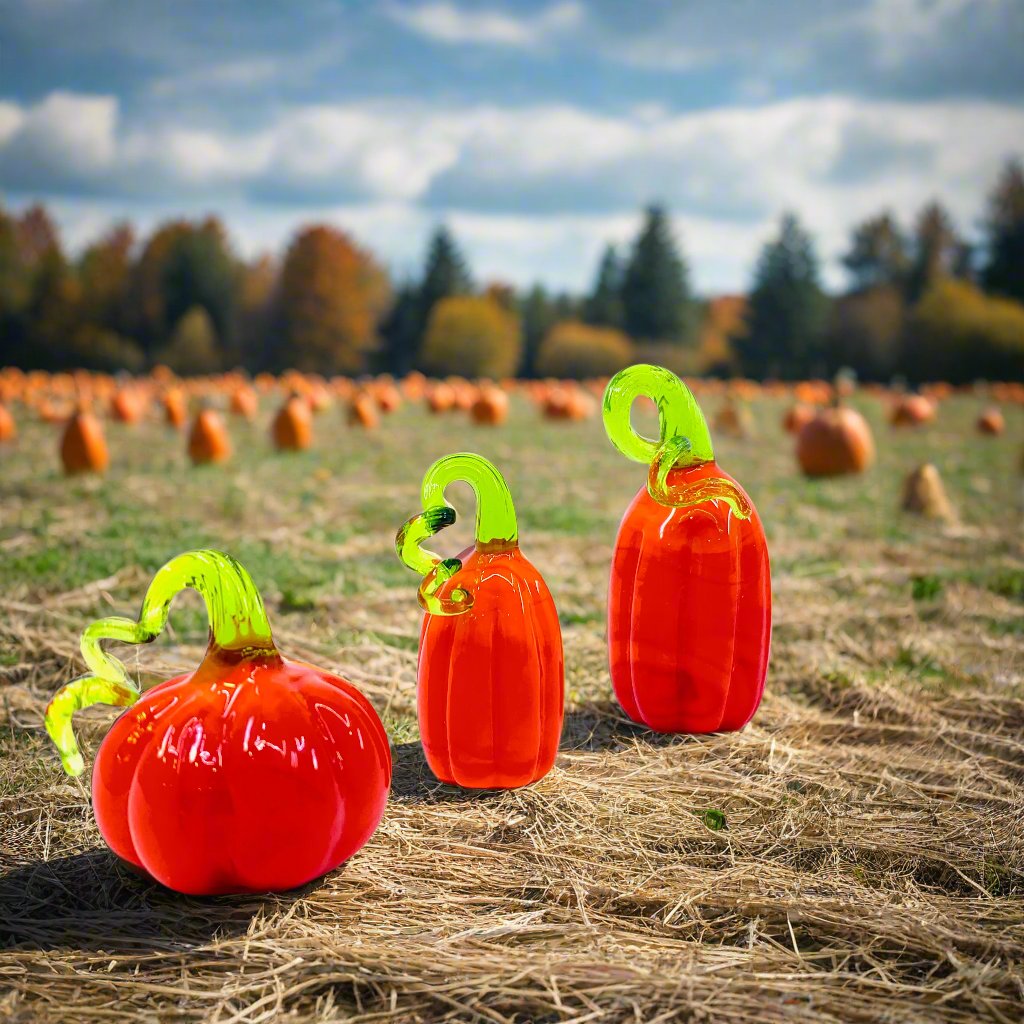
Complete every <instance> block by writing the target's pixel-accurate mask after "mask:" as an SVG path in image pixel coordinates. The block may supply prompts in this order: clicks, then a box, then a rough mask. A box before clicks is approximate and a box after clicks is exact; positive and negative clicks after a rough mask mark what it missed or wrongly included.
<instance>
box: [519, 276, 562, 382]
mask: <svg viewBox="0 0 1024 1024" xmlns="http://www.w3.org/2000/svg"><path fill="white" fill-rule="evenodd" d="M559 319H560V317H559V315H558V311H557V310H556V309H555V304H554V302H552V300H551V296H550V295H548V292H547V289H546V288H545V287H544V285H542V284H535V285H534V286H533V287H532V288H531V289H530V290H529V291H528V292H527V293H526V294H525V295H524V296H523V297H522V298H521V299H520V300H519V320H520V323H522V325H523V362H522V366H521V367H520V368H519V372H520V374H521V375H522V376H523V377H535V376H536V375H537V354H538V352H539V351H540V346H541V342H543V340H544V338H545V337H546V336H547V334H548V331H550V330H551V328H552V327H554V325H555V324H556V323H557V322H558V320H559Z"/></svg>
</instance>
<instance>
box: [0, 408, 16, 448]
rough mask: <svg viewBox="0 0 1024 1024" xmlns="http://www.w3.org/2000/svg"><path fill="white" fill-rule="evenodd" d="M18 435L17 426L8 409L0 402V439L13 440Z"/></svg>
mask: <svg viewBox="0 0 1024 1024" xmlns="http://www.w3.org/2000/svg"><path fill="white" fill-rule="evenodd" d="M17 436H18V427H17V424H15V422H14V417H13V416H12V415H11V411H10V409H8V408H7V406H6V405H3V404H2V403H0V441H13V440H14V439H15V437H17Z"/></svg>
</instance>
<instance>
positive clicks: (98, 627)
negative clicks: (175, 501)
mask: <svg viewBox="0 0 1024 1024" xmlns="http://www.w3.org/2000/svg"><path fill="white" fill-rule="evenodd" d="M186 589H192V590H195V591H198V593H199V594H201V595H202V598H203V600H204V601H205V603H206V612H207V616H208V618H209V622H210V647H211V649H212V648H219V649H221V650H228V651H252V652H254V653H255V652H261V653H263V654H264V655H267V656H270V655H276V653H277V652H276V649H275V647H274V641H273V638H272V636H271V633H270V623H269V622H268V621H267V613H266V610H265V609H264V607H263V600H262V598H261V597H260V595H259V592H258V591H257V590H256V587H255V585H254V584H253V581H252V577H251V576H250V575H249V574H248V572H246V571H245V569H244V568H243V567H242V566H241V565H240V564H239V563H238V562H236V561H235V560H234V559H233V558H232V557H231V556H230V555H226V554H224V553H223V552H221V551H210V550H206V551H189V552H187V553H186V554H183V555H179V556H178V557H177V558H173V559H172V560H171V561H170V562H168V563H167V564H166V565H165V566H164V567H163V568H162V569H161V570H160V571H159V572H158V573H157V574H156V576H154V577H153V582H152V583H151V584H150V585H149V589H148V590H147V591H146V596H145V598H144V599H143V602H142V609H141V611H140V612H139V617H138V619H137V620H135V621H133V620H132V619H126V618H122V617H120V616H111V617H109V618H105V619H98V620H97V621H96V622H93V623H91V624H90V625H89V626H87V627H86V628H85V631H84V632H83V633H82V642H81V648H82V657H83V658H84V659H85V663H86V664H87V665H88V666H89V668H90V669H91V670H92V671H91V674H90V675H85V676H82V677H81V678H79V679H75V680H74V681H72V682H70V683H68V684H67V685H66V686H62V687H61V688H60V689H59V690H58V691H57V693H56V694H55V695H54V697H53V699H52V700H51V701H50V703H49V704H48V705H47V708H46V714H45V722H46V731H47V732H48V733H49V734H50V738H51V739H52V740H53V742H54V744H55V745H56V747H57V750H58V751H59V752H60V759H61V763H62V764H63V765H64V770H65V771H66V772H67V773H68V774H69V775H72V776H75V775H81V774H82V772H83V771H84V770H85V762H84V761H83V759H82V754H81V751H80V750H79V747H78V742H77V740H76V739H75V733H74V729H73V728H72V724H71V719H72V716H73V715H74V713H75V712H76V711H79V710H80V709H82V708H86V707H89V706H91V705H93V704H111V705H114V706H115V707H128V706H130V705H131V704H134V703H135V701H136V700H138V698H139V694H140V691H139V688H138V687H137V686H136V685H135V684H134V683H133V682H132V681H131V680H130V679H129V678H128V674H127V671H126V669H125V667H124V665H123V664H122V663H121V662H120V661H118V660H117V658H115V657H114V656H113V655H111V654H108V653H107V652H106V651H104V650H103V648H102V647H101V646H100V645H101V642H102V641H103V640H120V641H121V642H122V643H128V644H146V643H150V642H152V641H153V640H155V639H156V638H157V636H159V635H160V633H161V632H162V631H163V628H164V626H165V625H166V624H167V617H168V615H169V614H170V609H171V602H172V601H173V600H174V598H175V597H176V596H177V595H178V594H179V593H180V592H181V591H182V590H186Z"/></svg>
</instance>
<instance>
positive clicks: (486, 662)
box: [397, 454, 565, 789]
mask: <svg viewBox="0 0 1024 1024" xmlns="http://www.w3.org/2000/svg"><path fill="white" fill-rule="evenodd" d="M456 479H465V480H467V481H468V482H469V483H470V484H471V485H472V486H473V488H474V490H475V491H476V494H477V530H476V537H477V540H476V544H475V546H474V547H471V548H468V549H467V550H466V551H464V552H463V553H462V554H461V555H460V556H459V557H458V558H453V559H441V558H439V557H438V556H436V555H432V554H430V553H429V552H426V551H424V550H423V549H422V548H421V547H420V543H421V542H422V541H423V540H425V539H426V538H427V537H429V536H432V535H433V534H435V533H436V532H437V531H438V530H440V529H443V528H444V527H445V526H448V525H450V524H451V523H453V522H454V521H455V510H454V509H453V508H452V507H451V506H449V505H447V503H445V501H444V488H445V486H446V485H447V484H448V483H450V482H452V481H453V480H456ZM423 503H424V507H425V508H426V510H427V511H426V512H424V513H421V514H420V515H418V516H414V517H413V518H412V519H410V520H409V521H408V522H407V523H406V524H405V525H404V526H403V527H402V529H401V530H400V531H399V534H398V541H397V546H398V552H399V556H400V557H401V558H402V560H403V561H404V562H405V563H406V564H407V565H409V566H410V567H411V568H414V569H416V570H417V571H419V572H421V573H423V574H424V575H425V576H426V579H425V580H424V583H423V585H422V586H421V587H420V603H421V604H422V605H423V607H424V609H425V610H426V614H425V615H424V617H423V626H422V629H421V632H420V655H419V667H418V688H417V709H418V714H419V725H420V739H421V741H422V743H423V750H424V754H425V756H426V760H427V763H428V764H429V765H430V768H431V771H433V773H434V774H435V775H436V776H437V777H438V779H440V780H441V781H442V782H446V783H450V784H455V785H459V786H464V787H466V788H470V789H507V788H512V787H516V786H525V785H529V784H530V783H532V782H536V781H537V780H538V779H540V778H542V777H543V776H544V775H546V774H547V773H548V771H549V770H550V769H551V766H552V765H553V764H554V761H555V755H556V754H557V751H558V742H559V739H560V737H561V733H562V717H563V712H564V700H565V684H564V675H565V673H564V665H563V655H562V634H561V629H560V626H559V622H558V613H557V611H556V609H555V603H554V600H553V599H552V597H551V594H550V592H549V591H548V588H547V586H546V585H545V583H544V580H543V579H542V578H541V575H540V573H539V572H537V570H536V569H535V568H534V567H533V565H531V563H530V562H529V561H528V560H527V559H526V558H525V557H524V555H523V553H522V552H521V551H520V549H519V544H518V540H517V536H518V534H517V529H516V521H515V510H514V509H513V506H512V500H511V496H510V495H509V493H508V488H507V487H506V485H505V481H504V480H503V479H502V477H501V475H500V474H499V473H498V471H497V470H496V469H495V468H494V466H492V465H491V464H490V463H489V462H487V461H486V460H485V459H482V458H480V456H477V455H468V454H464V455H453V456H449V457H448V458H447V459H441V460H440V461H439V462H438V463H436V464H435V465H434V466H433V467H431V469H430V470H429V471H428V472H427V475H426V477H425V478H424V483H423Z"/></svg>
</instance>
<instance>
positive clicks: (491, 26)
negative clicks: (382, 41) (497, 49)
mask: <svg viewBox="0 0 1024 1024" xmlns="http://www.w3.org/2000/svg"><path fill="white" fill-rule="evenodd" d="M388 13H389V14H390V16H391V17H392V18H393V19H394V20H395V21H397V22H398V23H399V24H401V25H404V26H405V27H406V28H409V29H411V30H412V31H414V32H417V33H419V34H420V35H422V36H426V37H427V38H428V39H433V40H436V41H437V42H442V43H449V44H459V43H484V44H488V45H492V46H507V47H515V48H520V49H532V48H535V47H537V46H539V45H542V44H543V43H544V42H546V41H547V40H548V39H550V38H552V37H554V36H558V35H560V34H562V33H564V32H566V31H569V30H571V29H573V28H576V27H577V26H579V25H580V24H582V22H583V18H584V11H583V5H582V4H581V3H578V2H576V0H565V2H560V3H554V4H552V5H551V6H550V7H547V8H545V9H544V10H542V11H540V12H539V13H538V14H534V15H521V14H520V15H516V14H511V13H506V12H505V11H500V10H481V11H477V10H467V9H466V8H462V7H459V6H458V5H457V4H455V3H452V2H450V0H436V2H431V3H422V4H417V5H411V6H410V5H395V6H393V7H391V8H390V9H389V12H388Z"/></svg>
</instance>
